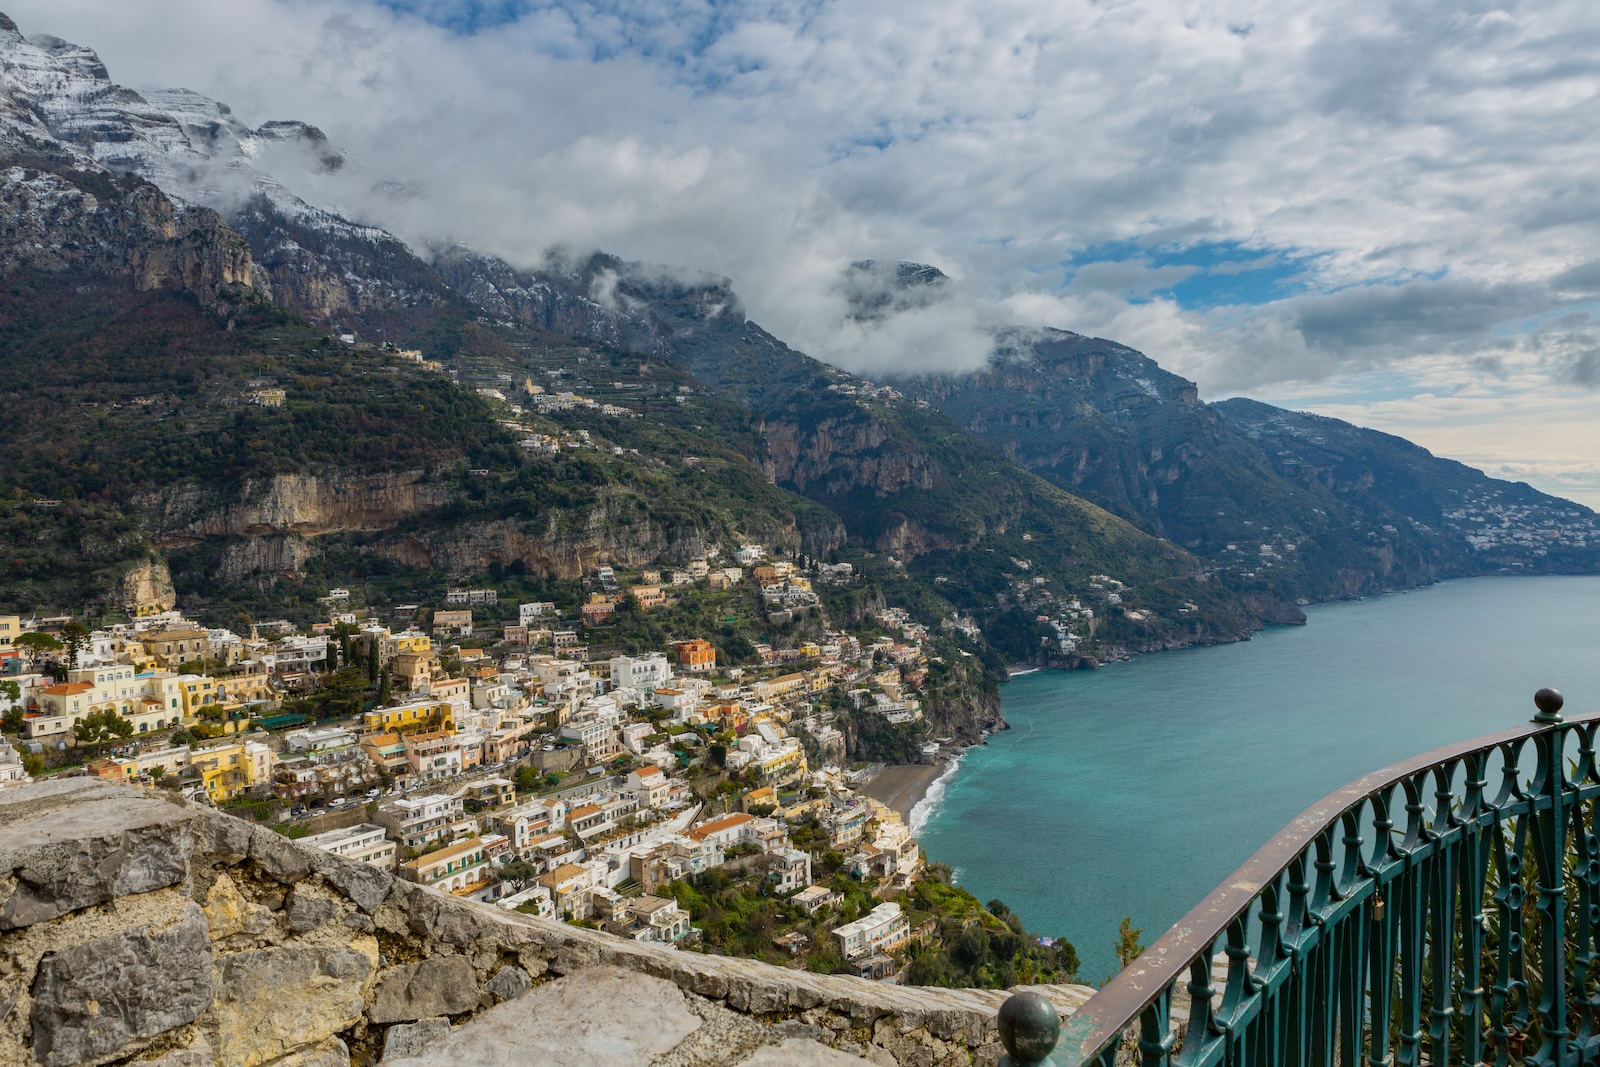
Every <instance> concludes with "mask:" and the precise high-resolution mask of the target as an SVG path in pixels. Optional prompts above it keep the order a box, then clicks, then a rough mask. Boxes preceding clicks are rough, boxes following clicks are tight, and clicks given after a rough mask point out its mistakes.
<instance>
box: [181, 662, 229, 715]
mask: <svg viewBox="0 0 1600 1067" xmlns="http://www.w3.org/2000/svg"><path fill="white" fill-rule="evenodd" d="M178 688H179V690H180V692H181V694H182V696H183V717H184V720H185V721H188V722H192V721H194V720H195V719H196V718H198V717H199V715H200V709H201V708H203V707H206V706H207V705H209V704H220V703H222V702H221V701H220V700H219V699H218V698H217V680H216V679H215V678H208V677H206V676H205V675H203V674H185V675H183V676H182V677H180V678H179V679H178Z"/></svg>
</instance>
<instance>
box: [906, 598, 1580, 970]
mask: <svg viewBox="0 0 1600 1067" xmlns="http://www.w3.org/2000/svg"><path fill="white" fill-rule="evenodd" d="M1306 615H1307V619H1308V623H1307V625H1305V626H1292V627H1290V626H1284V627H1269V628H1268V629H1266V630H1265V631H1262V632H1261V633H1258V634H1257V635H1256V636H1255V637H1254V638H1253V639H1252V640H1250V641H1246V642H1240V643H1238V644H1232V645H1214V646H1208V647H1204V648H1190V649H1182V650H1179V651H1174V652H1160V653H1154V654H1151V655H1145V656H1139V657H1136V658H1135V659H1133V660H1131V661H1129V662H1125V663H1116V664H1111V665H1108V666H1105V667H1101V668H1099V669H1097V670H1093V671H1070V672H1069V671H1042V672H1038V673H1034V674H1028V675H1023V676H1020V677H1017V678H1015V679H1013V680H1012V681H1011V682H1009V683H1008V684H1007V685H1006V686H1005V689H1004V692H1003V695H1002V707H1003V709H1004V712H1005V717H1006V720H1007V721H1008V722H1009V723H1010V724H1011V727H1012V728H1011V729H1010V730H1006V731H1002V732H1000V733H997V734H993V735H991V736H990V737H989V743H988V744H987V745H985V746H980V747H976V748H972V749H969V750H967V752H966V753H965V754H964V755H963V757H962V759H961V760H960V762H959V764H957V765H956V766H955V767H954V768H953V769H952V770H951V771H950V772H949V773H947V774H946V775H945V776H944V777H943V778H942V779H941V780H940V781H939V782H938V783H936V785H935V786H934V787H933V789H931V790H930V791H929V794H928V797H927V798H926V800H925V802H924V803H923V804H922V805H921V806H920V807H919V809H918V810H916V811H914V812H913V815H912V824H913V826H915V827H916V828H917V829H918V830H919V831H920V839H921V843H922V846H923V849H924V851H925V852H926V854H927V855H928V857H929V858H930V859H932V860H936V861H940V862H944V863H948V864H950V865H951V867H952V868H953V869H954V871H955V876H956V882H957V884H959V885H961V886H963V887H964V888H966V889H967V890H968V891H970V892H971V893H973V894H974V895H976V896H977V897H978V898H979V899H980V900H984V901H987V900H990V899H993V898H999V899H1000V900H1003V901H1004V902H1005V903H1006V904H1007V906H1009V907H1010V908H1011V909H1012V910H1013V911H1015V912H1016V913H1017V914H1018V915H1019V916H1020V917H1021V918H1022V920H1023V921H1024V922H1025V923H1026V924H1027V926H1028V928H1029V929H1030V930H1032V931H1033V932H1034V933H1036V934H1039V935H1044V936H1053V937H1064V938H1066V939H1067V940H1069V941H1071V942H1072V943H1073V944H1074V946H1076V948H1077V951H1078V955H1079V958H1080V959H1081V961H1082V967H1081V969H1080V972H1079V977H1080V979H1081V980H1084V981H1087V982H1091V983H1095V984H1098V983H1099V982H1101V981H1103V980H1104V979H1105V978H1106V977H1108V976H1109V975H1110V974H1112V973H1114V972H1115V970H1116V958H1115V955H1114V952H1113V946H1114V944H1115V941H1116V935H1117V927H1118V924H1119V922H1120V921H1121V920H1122V918H1123V917H1124V916H1126V917H1128V918H1129V919H1130V920H1131V921H1132V923H1133V925H1134V927H1136V928H1138V929H1140V930H1142V931H1143V941H1144V943H1145V944H1149V943H1150V942H1151V941H1154V940H1155V938H1156V937H1158V936H1159V935H1160V934H1161V933H1163V932H1165V931H1166V929H1167V928H1168V927H1169V926H1171V925H1172V924H1173V923H1174V922H1176V921H1177V920H1178V919H1179V918H1181V917H1182V916H1183V915H1184V913H1185V912H1187V911H1188V910H1189V909H1190V908H1191V907H1192V906H1193V905H1194V904H1196V903H1198V902H1199V901H1200V900H1201V899H1202V898H1203V897H1204V896H1206V895H1207V894H1208V893H1210V892H1211V890H1212V889H1214V888H1215V887H1216V886H1217V885H1219V884H1220V883H1221V882H1222V880H1223V879H1224V878H1225V877H1226V876H1227V875H1228V874H1230V873H1231V872H1232V871H1233V870H1235V869H1236V868H1237V867H1238V866H1239V865H1240V864H1241V863H1243V862H1244V861H1245V860H1246V859H1247V858H1249V856H1250V855H1251V854H1252V853H1253V852H1255V850H1256V849H1257V848H1258V847H1260V846H1261V845H1262V844H1263V843H1264V842H1265V841H1266V840H1267V839H1268V838H1270V837H1271V836H1272V835H1273V834H1275V833H1276V832H1277V831H1278V830H1280V829H1281V828H1282V827H1283V826H1284V825H1285V824H1286V823H1287V822H1288V821H1289V820H1290V819H1292V818H1293V817H1294V816H1295V815H1297V814H1299V813H1300V812H1301V811H1303V810H1304V809H1305V808H1307V807H1309V806H1310V805H1311V804H1312V803H1314V802H1316V801H1317V800H1319V799H1321V798H1322V797H1323V796H1325V795H1327V794H1328V793H1331V792H1332V791H1333V790H1334V789H1336V788H1338V787H1339V786H1341V785H1343V784H1344V783H1346V782H1348V781H1350V780H1352V779H1354V778H1358V777H1360V776H1361V775H1363V774H1366V773H1368V772H1369V771H1374V770H1377V769H1378V768H1380V767H1383V766H1385V765H1386V764H1389V763H1393V762H1395V761H1396V760H1399V759H1403V758H1406V757H1408V756H1413V755H1417V754H1419V753H1422V752H1426V751H1428V750H1430V749H1433V748H1438V747H1439V746H1441V745H1446V744H1451V743H1454V742H1458V741H1465V740H1468V739H1470V738H1474V737H1477V736H1480V735H1482V734H1488V733H1493V732H1495V731H1498V730H1504V729H1509V728H1512V727H1514V726H1516V725H1518V724H1520V723H1523V722H1526V721H1528V720H1529V719H1530V718H1531V717H1532V715H1533V713H1534V706H1533V694H1534V691H1535V690H1537V689H1539V688H1540V687H1542V686H1553V687H1554V688H1556V689H1559V690H1561V691H1562V693H1563V695H1564V696H1565V697H1566V699H1567V704H1566V709H1567V711H1568V712H1577V711H1592V710H1596V709H1600V577H1548V578H1547V577H1522V578H1472V579H1464V580H1457V581H1450V582H1443V583H1440V584H1438V585H1435V586H1432V587H1429V588H1426V589H1419V590H1413V591H1411V592H1407V593H1396V594H1390V595H1387V596H1379V597H1370V598H1367V599H1365V600H1360V601H1352V602H1347V603H1338V604H1327V605H1321V606H1316V607H1312V608H1308V609H1307V610H1306Z"/></svg>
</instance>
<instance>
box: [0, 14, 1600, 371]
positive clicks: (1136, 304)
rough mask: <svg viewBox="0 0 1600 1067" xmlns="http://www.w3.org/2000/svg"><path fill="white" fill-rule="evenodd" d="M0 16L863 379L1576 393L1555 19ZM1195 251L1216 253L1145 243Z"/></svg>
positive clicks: (1575, 153)
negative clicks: (690, 286)
mask: <svg viewBox="0 0 1600 1067" xmlns="http://www.w3.org/2000/svg"><path fill="white" fill-rule="evenodd" d="M5 6H6V10H7V13H8V14H10V15H11V16H13V17H14V18H15V19H17V20H18V21H19V23H20V24H22V26H23V28H24V30H25V31H26V32H50V33H54V34H57V35H60V36H63V37H67V38H69V39H72V40H76V41H79V42H82V43H85V44H88V45H91V46H93V47H95V48H97V49H98V50H99V51H100V52H101V55H102V57H103V58H104V59H105V60H106V62H107V64H108V65H109V66H110V68H111V71H112V73H113V75H114V76H115V77H116V78H118V79H119V80H121V81H123V82H126V83H129V84H132V85H134V86H135V87H140V88H150V87H162V86H170V85H183V86H187V87H189V88H192V89H195V90H197V91H199V92H202V93H205V94H206V95H208V96H211V97H214V98H217V99H220V100H224V101H226V102H228V103H229V104H231V105H232V106H233V109H234V111H235V113H237V114H238V115H239V116H240V117H241V118H242V119H244V120H245V121H247V122H249V123H250V124H252V125H256V124H259V123H260V122H261V121H263V120H265V119H269V118H289V117H292V118H299V119H304V120H305V121H307V122H310V123H313V124H314V125H316V126H318V127H319V128H321V129H323V130H325V131H326V132H327V133H328V135H329V137H330V139H331V141H332V142H333V143H334V144H335V145H337V146H339V147H340V148H342V149H343V150H344V151H345V153H346V160H347V162H346V164H345V165H344V166H342V167H340V168H338V169H337V170H332V171H330V170H327V169H326V168H320V169H319V168H318V167H317V166H316V165H315V160H314V159H313V158H312V157H311V156H306V157H305V159H304V160H303V161H302V162H301V164H300V165H294V164H293V161H289V162H285V163H284V164H283V166H284V167H285V169H286V170H287V171H288V173H285V174H283V177H284V179H285V181H286V182H288V183H289V184H290V185H291V186H292V187H293V188H295V189H296V190H298V191H301V192H302V193H303V194H304V195H306V196H307V198H308V199H311V200H313V201H314V202H319V203H330V204H334V205H337V206H339V207H340V208H342V209H343V210H345V211H347V212H349V213H350V214H352V215H354V216H356V217H359V218H361V219H363V220H367V221H371V222H373V223H375V224H379V225H383V226H385V227H388V228H390V229H393V230H394V231H396V232H397V233H399V234H400V235H401V236H403V237H405V238H407V239H408V240H411V241H413V242H416V243H418V244H430V243H436V242H439V241H444V240H464V241H466V242H468V243H471V244H473V245H475V246H477V247H479V248H481V249H483V250H485V251H490V252H494V253H497V254H500V255H502V256H505V257H506V258H507V259H510V260H512V261H513V262H517V263H521V264H531V263H535V262H538V261H539V260H540V258H541V257H542V256H543V254H544V253H545V251H546V250H547V249H549V248H551V247H556V246H560V247H565V248H570V249H588V248H603V249H605V250H608V251H611V252H614V253H616V254H618V255H620V256H622V257H624V258H627V259H640V260H646V261H651V262H661V263H680V264H684V265H686V266H689V267H694V268H700V269H705V270H710V271H714V272H716V273H718V274H722V275H727V276H729V277H731V278H732V279H733V280H734V283H735V285H736V286H737V287H738V289H739V291H740V293H741V295H742V297H743V299H744V301H745V305H746V310H747V311H748V313H749V314H750V315H751V316H752V317H753V318H755V319H756V320H757V321H759V322H761V323H762V324H763V325H765V326H767V327H768V328H769V329H772V330H773V331H774V332H776V333H777V334H779V335H780V336H782V337H784V338H785V339H787V340H790V341H792V342H794V343H796V344H797V345H798V346H800V347H803V348H805V349H806V350H808V351H812V352H813V353H815V354H817V355H819V356H822V357H824V358H828V359H831V360H835V361H837V362H839V363H841V364H843V365H845V366H848V367H851V368H852V369H858V370H862V371H865V372H868V373H879V372H883V371H887V370H894V369H901V370H904V369H920V368H928V367H938V368H944V369H959V368H960V367H963V366H970V365H972V364H973V363H974V362H976V361H978V360H980V359H982V358H983V356H984V354H985V351H986V345H987V338H988V337H989V336H990V335H991V333H992V329H993V327H994V326H995V325H996V324H998V323H1000V322H1006V321H1019V322H1022V323H1024V324H1035V325H1051V326H1059V327H1065V328H1069V329H1076V330H1080V331H1082V332H1086V333H1095V334H1100V335H1103V336H1110V337H1114V338H1116V339H1118V340H1121V341H1124V342H1126V343H1129V344H1133V345H1136V346H1137V347H1140V348H1143V349H1144V350H1146V351H1147V352H1149V353H1150V354H1151V355H1152V356H1154V357H1155V358H1157V359H1158V360H1160V361H1161V362H1162V363H1163V364H1165V365H1167V366H1169V367H1171V368H1172V369H1174V370H1176V371H1178V372H1180V373H1184V374H1187V375H1189V376H1191V377H1194V378H1196V379H1197V380H1198V381H1199V382H1200V384H1201V386H1202V388H1203V389H1204V390H1206V391H1207V393H1208V395H1217V394H1219V393H1220V392H1223V391H1237V390H1255V391H1258V392H1260V391H1268V390H1271V389H1274V388H1277V387H1278V386H1279V385H1280V384H1282V383H1292V382H1306V381H1329V382H1332V381H1337V380H1340V379H1342V378H1350V380H1357V379H1361V380H1365V379H1362V378H1361V376H1363V375H1367V374H1369V373H1374V372H1381V371H1384V370H1392V371H1396V372H1402V371H1405V370H1406V369H1407V368H1413V367H1417V366H1423V365H1427V364H1428V363H1429V361H1432V360H1444V361H1446V362H1447V363H1449V364H1450V365H1451V366H1455V367H1457V368H1458V369H1459V370H1460V371H1461V372H1462V373H1463V374H1479V375H1481V374H1484V373H1488V372H1487V371H1486V370H1485V368H1492V367H1496V366H1500V367H1505V366H1513V365H1514V367H1515V368H1517V369H1516V372H1515V373H1516V374H1517V375H1518V376H1519V380H1521V377H1520V376H1521V375H1523V374H1526V375H1529V376H1531V377H1530V378H1529V379H1528V380H1530V381H1532V380H1538V381H1540V382H1543V383H1546V384H1551V385H1559V386H1562V387H1566V388H1572V389H1579V390H1587V389H1590V388H1592V387H1593V386H1594V385H1595V384H1596V377H1597V376H1596V373H1595V369H1594V368H1595V357H1594V352H1595V350H1596V345H1595V339H1594V337H1593V332H1594V331H1593V329H1592V326H1590V325H1577V326H1570V327H1564V328H1559V329H1558V328H1555V327H1551V326H1547V325H1541V323H1543V322H1544V321H1545V320H1546V319H1547V318H1549V317H1550V316H1552V315H1558V314H1560V313H1563V312H1565V311H1569V310H1572V309H1573V308H1574V307H1577V306H1579V305H1580V304H1582V303H1583V302H1584V301H1591V302H1592V301H1594V300H1596V299H1600V260H1596V259H1594V256H1593V249H1594V248H1595V247H1596V245H1597V238H1600V183H1597V182H1596V181H1595V179H1594V177H1593V175H1594V174H1596V173H1600V139H1596V138H1595V137H1594V136H1593V127H1594V118H1595V114H1596V110H1597V107H1596V105H1597V102H1600V100H1597V98H1600V59H1597V58H1596V57H1600V7H1597V6H1596V5H1594V4H1593V3H1591V2H1587V0H1544V2H1541V3H1539V4H1537V5H1534V4H1521V3H1509V4H1491V3H1486V2H1482V0H1466V2H1461V0H1422V2H1420V3H1411V4H1396V3H1393V2H1392V0H1337V2H1336V0H1322V2H1318V3H1311V4H1267V3H1262V2H1260V0H1219V2H1217V3H1214V4H1209V5H1203V6H1199V7H1197V6H1195V5H1192V4H1190V3H1187V2H1185V0H1149V2H1144V3H1139V4H1097V3H1090V2H1087V0H1065V2H1062V3H1057V4H1039V3H1037V2H1034V0H986V2H981V3H980V2H979V0H925V2H923V3H920V4H917V5H915V6H912V7H908V6H907V5H904V4H900V3H889V2H887V0H859V2H853V3H844V2H839V0H793V2H783V0H731V2H728V3H719V4H712V3H708V2H706V0H638V2H633V3H628V4H622V3H618V2H616V0H470V2H469V0H391V2H390V3H388V4H381V3H376V2H368V0H230V2H229V3H227V4H216V3H214V2H209V0H143V2H141V3H139V4H119V3H114V2H112V0H10V2H9V3H8V4H7V5H5ZM275 164H276V161H275ZM1202 244H1204V245H1207V246H1218V247H1220V246H1226V247H1228V248H1230V249H1232V250H1234V252H1233V258H1231V259H1227V260H1224V261H1221V262H1209V263H1205V264H1200V265H1195V264H1182V263H1173V262H1172V261H1171V259H1172V257H1171V256H1163V254H1162V252H1163V251H1166V252H1170V251H1171V250H1174V249H1176V250H1183V249H1186V248H1195V247H1198V246H1200V245H1202ZM1104 248H1129V249H1134V251H1130V252H1127V253H1125V254H1119V255H1117V256H1115V257H1106V256H1099V257H1098V258H1097V257H1096V256H1095V255H1094V254H1093V250H1096V249H1104ZM864 258H875V259H886V260H914V261H918V262H927V263H934V264H937V265H938V266H939V267H940V268H942V269H943V270H944V271H945V272H946V273H947V274H949V275H951V277H952V279H953V281H952V284H951V286H950V287H949V288H948V290H947V291H946V292H945V294H944V296H943V298H942V299H940V300H939V301H937V302H934V303H931V304H929V305H928V306H924V307H919V308H916V309H899V310H897V311H896V312H895V313H894V314H891V315H889V316H887V317H882V318H879V319H876V320H873V321H864V320H862V319H860V318H859V317H855V316H853V315H852V312H851V306H850V302H849V300H848V299H847V297H846V295H845V294H844V293H842V292H841V291H840V288H839V286H840V280H841V278H843V277H845V275H846V272H847V271H848V269H849V265H850V264H851V263H852V262H855V261H857V260H860V259H864ZM1086 258H1087V259H1088V261H1087V262H1085V259H1086ZM1275 263H1282V264H1294V265H1296V266H1297V267H1299V268H1301V270H1300V273H1299V274H1298V275H1296V277H1295V278H1294V283H1293V285H1289V286H1286V287H1280V288H1282V289H1283V291H1274V292H1272V293H1271V294H1270V295H1266V294H1264V293H1257V292H1256V291H1255V290H1248V291H1247V290H1241V292H1247V294H1248V295H1247V296H1246V297H1243V298H1241V299H1240V300H1239V301H1238V302H1235V303H1231V304H1229V305H1226V306H1220V307H1213V306H1200V305H1199V304H1195V305H1188V304H1186V303H1185V302H1184V301H1185V299H1186V298H1185V297H1184V296H1182V295H1181V294H1183V293H1185V292H1187V291H1188V290H1187V289H1186V288H1185V285H1184V283H1186V282H1190V283H1192V282H1194V281H1195V280H1197V279H1201V278H1204V277H1207V276H1215V277H1218V278H1222V277H1226V276H1228V275H1230V274H1235V275H1237V274H1243V273H1248V272H1250V271H1254V270H1261V269H1265V268H1267V267H1270V266H1272V265H1273V264H1275ZM1202 271H1203V273H1200V272H1202ZM1258 288H1261V287H1258ZM1218 291H1224V292H1231V290H1227V289H1225V288H1220V289H1219V290H1218ZM1175 294H1179V295H1175Z"/></svg>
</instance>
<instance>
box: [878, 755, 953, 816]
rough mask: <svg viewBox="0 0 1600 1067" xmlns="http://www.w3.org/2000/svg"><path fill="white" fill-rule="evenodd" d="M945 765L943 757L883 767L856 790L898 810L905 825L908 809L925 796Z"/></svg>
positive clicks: (943, 770)
mask: <svg viewBox="0 0 1600 1067" xmlns="http://www.w3.org/2000/svg"><path fill="white" fill-rule="evenodd" d="M948 768H949V765H948V764H947V763H946V762H945V761H943V760H940V761H939V762H938V763H931V764H925V763H914V764H908V765H905V766H891V767H885V768H884V769H883V770H881V771H879V772H878V773H877V774H875V775H873V776H872V780H871V781H869V782H867V783H865V784H864V785H862V786H860V787H859V789H860V791H861V792H863V793H865V794H866V795H867V796H869V797H871V798H872V799H873V800H876V801H879V802H881V803H883V804H885V805H887V806H889V807H891V808H893V809H894V810H895V811H897V812H899V813H900V817H901V818H902V819H904V820H905V821H906V823H907V825H909V824H910V822H911V809H912V808H914V807H916V806H917V802H918V801H920V800H921V799H922V798H923V797H925V796H927V795H928V790H929V789H930V788H931V787H932V786H933V783H934V782H935V781H937V780H938V778H939V776H940V775H941V774H943V773H944V772H945V771H946V770H947V769H948Z"/></svg>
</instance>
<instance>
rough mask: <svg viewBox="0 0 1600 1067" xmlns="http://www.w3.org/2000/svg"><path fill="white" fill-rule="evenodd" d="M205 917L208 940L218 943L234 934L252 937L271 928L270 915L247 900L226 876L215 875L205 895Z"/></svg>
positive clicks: (258, 905) (270, 913) (264, 909)
mask: <svg viewBox="0 0 1600 1067" xmlns="http://www.w3.org/2000/svg"><path fill="white" fill-rule="evenodd" d="M205 913H206V922H208V923H209V924H210V925H211V936H212V938H213V939H215V940H217V941H221V940H222V939H223V938H228V937H233V936H234V935H235V934H249V935H250V936H252V937H254V936H255V935H256V934H259V933H261V932H263V931H264V930H266V929H267V927H269V926H271V925H272V912H270V911H268V910H267V909H266V908H264V907H262V906H261V905H260V904H257V903H255V902H254V901H251V900H247V899H246V898H245V895H244V894H243V893H241V892H239V887H238V885H237V884H235V883H234V880H233V879H232V878H229V877H228V876H227V875H226V874H220V875H218V876H217V880H216V882H215V883H213V884H212V886H211V891H210V892H209V893H207V894H206V906H205Z"/></svg>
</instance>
